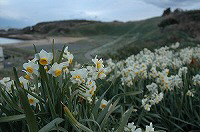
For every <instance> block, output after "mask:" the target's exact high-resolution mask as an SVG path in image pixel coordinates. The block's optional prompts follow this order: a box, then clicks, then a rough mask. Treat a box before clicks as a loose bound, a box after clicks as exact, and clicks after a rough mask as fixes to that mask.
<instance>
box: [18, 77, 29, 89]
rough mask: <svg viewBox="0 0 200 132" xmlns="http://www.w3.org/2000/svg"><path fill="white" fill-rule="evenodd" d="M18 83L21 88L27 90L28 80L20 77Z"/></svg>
mask: <svg viewBox="0 0 200 132" xmlns="http://www.w3.org/2000/svg"><path fill="white" fill-rule="evenodd" d="M19 82H20V85H21V87H23V88H25V89H28V82H29V81H28V80H26V79H25V78H24V77H23V76H21V77H20V78H19Z"/></svg>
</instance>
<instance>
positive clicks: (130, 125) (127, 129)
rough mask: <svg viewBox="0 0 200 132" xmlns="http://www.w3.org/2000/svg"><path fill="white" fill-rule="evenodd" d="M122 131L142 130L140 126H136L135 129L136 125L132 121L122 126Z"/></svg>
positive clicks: (139, 131)
mask: <svg viewBox="0 0 200 132" xmlns="http://www.w3.org/2000/svg"><path fill="white" fill-rule="evenodd" d="M124 131H125V132H142V129H141V128H137V129H136V126H135V125H134V122H132V123H128V126H126V127H125V128H124Z"/></svg>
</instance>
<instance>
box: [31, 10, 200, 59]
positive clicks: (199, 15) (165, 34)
mask: <svg viewBox="0 0 200 132" xmlns="http://www.w3.org/2000/svg"><path fill="white" fill-rule="evenodd" d="M199 21H200V11H199V10H192V11H180V12H174V13H171V14H169V15H165V16H164V17H155V18H151V19H147V20H142V21H135V22H126V23H123V22H117V21H116V22H99V21H87V20H69V21H55V22H44V23H38V24H36V25H35V26H33V27H32V30H31V32H29V33H39V34H46V35H50V36H57V35H62V36H87V37H88V36H99V35H108V36H114V37H116V39H115V40H113V39H111V40H112V41H110V42H108V43H104V44H102V45H101V46H99V47H97V48H96V47H95V49H94V50H92V51H91V55H93V56H94V55H96V54H98V55H101V56H102V57H104V58H109V57H112V58H117V59H123V58H125V57H127V56H129V55H131V54H136V53H138V52H139V51H140V50H141V49H143V48H145V47H146V48H149V49H154V48H158V47H161V46H164V45H168V44H171V43H175V42H177V41H178V42H181V44H182V45H181V46H183V47H184V46H188V45H196V44H197V43H198V42H199V41H200V24H199ZM102 39H103V38H102ZM96 41H100V40H98V39H97V40H96ZM85 43H87V41H85Z"/></svg>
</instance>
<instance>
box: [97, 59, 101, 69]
mask: <svg viewBox="0 0 200 132" xmlns="http://www.w3.org/2000/svg"><path fill="white" fill-rule="evenodd" d="M100 68H101V63H100V62H98V61H97V69H100Z"/></svg>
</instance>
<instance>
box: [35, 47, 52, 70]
mask: <svg viewBox="0 0 200 132" xmlns="http://www.w3.org/2000/svg"><path fill="white" fill-rule="evenodd" d="M36 57H37V60H39V63H40V64H41V65H43V66H45V65H48V64H50V63H51V61H52V59H53V54H52V53H47V52H46V51H45V50H43V49H42V50H41V51H40V53H38V55H37V56H36Z"/></svg>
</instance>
